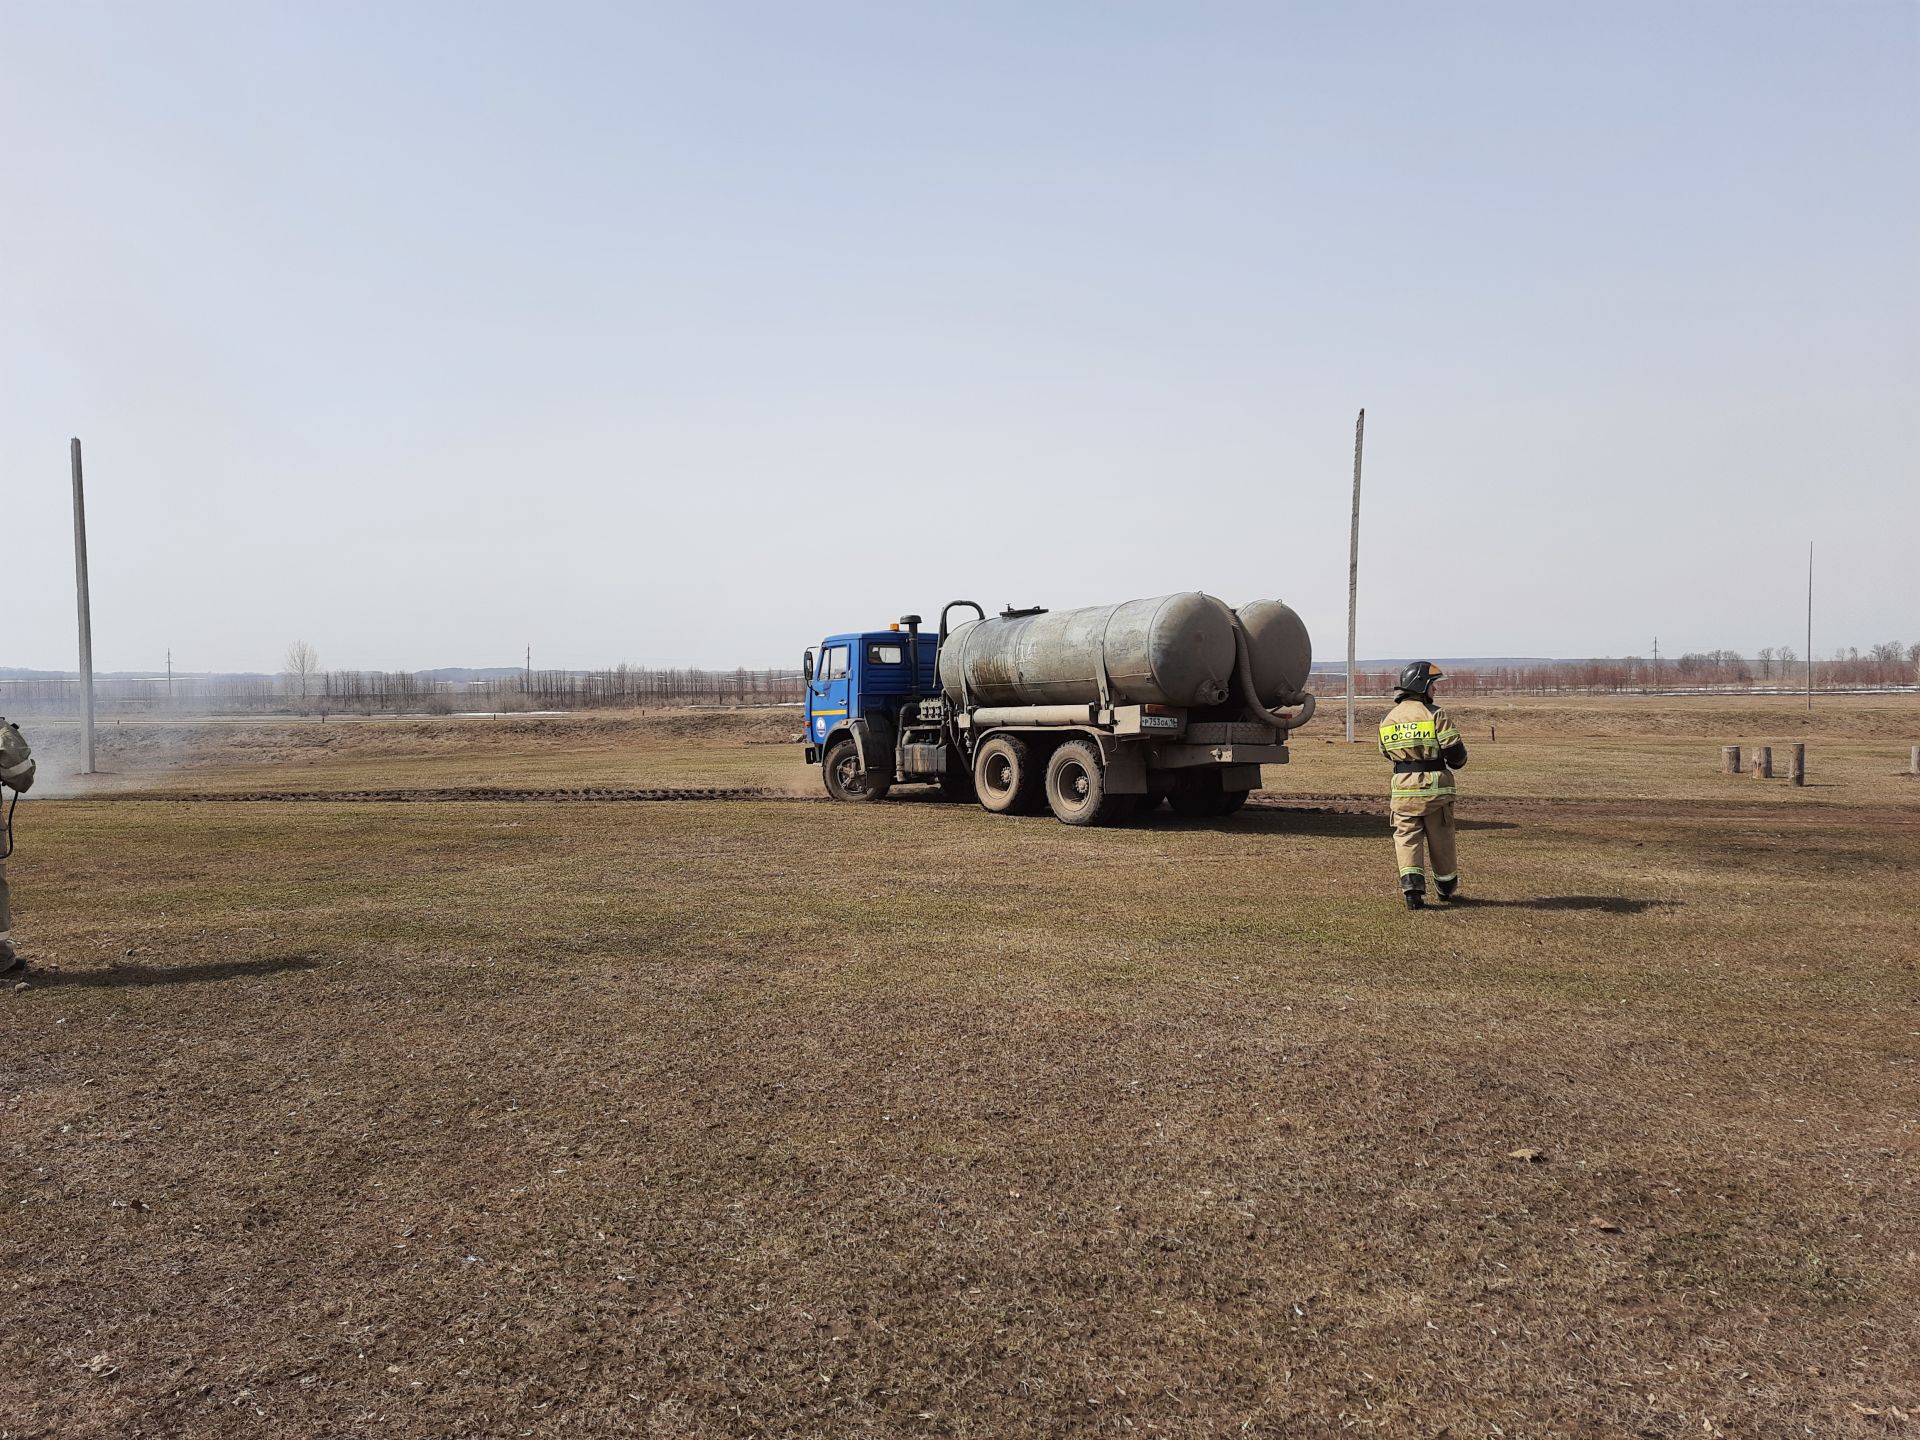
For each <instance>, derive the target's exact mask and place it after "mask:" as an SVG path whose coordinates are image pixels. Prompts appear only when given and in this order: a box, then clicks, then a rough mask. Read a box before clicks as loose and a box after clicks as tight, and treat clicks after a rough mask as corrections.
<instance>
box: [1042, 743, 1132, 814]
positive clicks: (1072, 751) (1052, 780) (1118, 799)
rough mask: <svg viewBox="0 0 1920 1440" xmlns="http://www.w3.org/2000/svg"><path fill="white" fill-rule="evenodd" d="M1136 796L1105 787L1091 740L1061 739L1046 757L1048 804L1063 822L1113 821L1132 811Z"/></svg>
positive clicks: (1103, 770) (1102, 769) (1103, 769)
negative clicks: (1115, 792)
mask: <svg viewBox="0 0 1920 1440" xmlns="http://www.w3.org/2000/svg"><path fill="white" fill-rule="evenodd" d="M1136 798H1137V797H1135V796H1132V795H1116V794H1114V793H1113V792H1112V791H1111V790H1109V789H1108V788H1107V767H1106V766H1105V765H1104V764H1103V763H1102V762H1101V759H1100V747H1099V746H1097V745H1095V744H1094V743H1093V742H1092V741H1090V740H1065V741H1062V742H1061V743H1060V744H1059V745H1057V746H1056V747H1054V752H1053V754H1052V755H1051V756H1049V757H1048V758H1047V804H1048V805H1050V806H1052V807H1053V814H1054V818H1055V819H1057V820H1058V821H1060V823H1061V824H1063V825H1112V824H1114V823H1116V822H1117V821H1120V820H1124V819H1126V817H1127V816H1129V815H1131V814H1132V813H1133V809H1134V802H1135V800H1136Z"/></svg>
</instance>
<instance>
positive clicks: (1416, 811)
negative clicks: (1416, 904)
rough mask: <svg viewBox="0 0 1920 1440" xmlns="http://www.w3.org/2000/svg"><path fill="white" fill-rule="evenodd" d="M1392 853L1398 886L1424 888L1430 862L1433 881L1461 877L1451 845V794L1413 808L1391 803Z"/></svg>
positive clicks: (1403, 888) (1409, 888)
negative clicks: (1398, 877)
mask: <svg viewBox="0 0 1920 1440" xmlns="http://www.w3.org/2000/svg"><path fill="white" fill-rule="evenodd" d="M1393 856H1394V859H1395V860H1396V861H1397V862H1398V863H1399V866H1400V888H1401V889H1402V890H1421V891H1424V890H1425V889H1426V888H1427V871H1428V868H1429V862H1431V868H1432V871H1433V878H1434V881H1435V883H1438V882H1440V881H1443V880H1444V881H1448V882H1452V881H1454V880H1458V879H1459V878H1460V868H1459V861H1458V859H1457V857H1456V856H1455V854H1454V848H1453V797H1452V796H1450V795H1449V796H1447V797H1446V798H1445V799H1430V800H1424V801H1421V802H1420V803H1419V805H1418V806H1417V807H1416V806H1414V805H1410V804H1405V803H1404V802H1400V801H1396V802H1395V803H1394V805H1393Z"/></svg>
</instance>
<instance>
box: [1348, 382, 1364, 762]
mask: <svg viewBox="0 0 1920 1440" xmlns="http://www.w3.org/2000/svg"><path fill="white" fill-rule="evenodd" d="M1366 439H1367V412H1366V410H1365V409H1364V408H1363V409H1362V410H1361V411H1360V418H1359V419H1358V420H1356V421H1355V422H1354V425H1353V524H1352V526H1351V527H1350V529H1349V532H1348V541H1347V743H1348V744H1349V745H1351V744H1352V743H1353V663H1354V662H1353V657H1354V634H1355V629H1356V621H1357V618H1358V613H1359V605H1360V452H1361V449H1362V447H1363V446H1364V445H1365V444H1366Z"/></svg>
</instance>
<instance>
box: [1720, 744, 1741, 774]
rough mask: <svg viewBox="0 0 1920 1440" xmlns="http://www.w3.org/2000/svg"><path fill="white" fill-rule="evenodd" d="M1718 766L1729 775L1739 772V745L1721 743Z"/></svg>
mask: <svg viewBox="0 0 1920 1440" xmlns="http://www.w3.org/2000/svg"><path fill="white" fill-rule="evenodd" d="M1720 768H1721V769H1722V770H1723V771H1725V772H1726V773H1727V774H1729V775H1738V774H1739V773H1740V747H1739V746H1738V745H1722V746H1721V747H1720Z"/></svg>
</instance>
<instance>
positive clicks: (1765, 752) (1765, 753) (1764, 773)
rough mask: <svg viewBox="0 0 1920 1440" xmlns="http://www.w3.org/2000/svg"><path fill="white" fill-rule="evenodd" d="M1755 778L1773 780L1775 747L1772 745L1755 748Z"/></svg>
mask: <svg viewBox="0 0 1920 1440" xmlns="http://www.w3.org/2000/svg"><path fill="white" fill-rule="evenodd" d="M1753 778H1754V779H1756V780H1771V779H1772V778H1773V747H1772V746H1771V745H1756V746H1754V747H1753Z"/></svg>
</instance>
